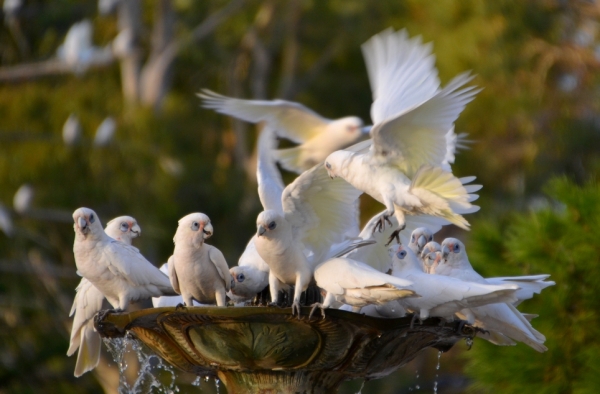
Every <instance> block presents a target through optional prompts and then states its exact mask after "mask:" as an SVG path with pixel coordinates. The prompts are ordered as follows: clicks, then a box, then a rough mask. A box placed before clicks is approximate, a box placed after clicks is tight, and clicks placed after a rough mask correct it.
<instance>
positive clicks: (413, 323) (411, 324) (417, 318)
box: [410, 313, 423, 328]
mask: <svg viewBox="0 0 600 394" xmlns="http://www.w3.org/2000/svg"><path fill="white" fill-rule="evenodd" d="M417 320H419V325H423V320H421V318H420V317H419V316H418V315H417V314H416V313H413V317H412V319H411V320H410V328H413V327H414V326H415V322H416V321H417Z"/></svg>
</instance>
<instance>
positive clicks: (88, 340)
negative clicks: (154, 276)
mask: <svg viewBox="0 0 600 394" xmlns="http://www.w3.org/2000/svg"><path fill="white" fill-rule="evenodd" d="M104 232H105V233H106V234H107V235H108V236H109V237H111V238H113V239H115V240H117V241H120V242H122V243H124V244H126V245H131V243H132V240H133V238H137V237H139V236H140V234H141V232H142V230H141V228H140V226H139V225H138V224H137V221H136V220H135V219H134V218H132V217H131V216H119V217H117V218H114V219H113V220H111V221H110V222H108V224H107V225H106V228H105V229H104ZM75 291H76V292H77V293H76V294H75V300H73V306H72V307H71V312H70V313H69V316H73V315H74V317H73V325H72V327H71V340H70V343H69V350H68V351H67V356H71V355H73V354H74V353H75V351H76V350H77V349H79V352H78V354H77V362H76V364H75V376H76V377H79V376H81V375H83V374H84V373H86V372H87V371H90V370H92V369H94V368H95V367H96V365H98V361H99V360H100V335H98V333H97V332H96V330H95V329H94V322H93V318H94V316H95V315H96V314H97V313H98V312H100V310H102V303H103V301H104V294H102V292H101V291H100V290H98V289H97V288H96V287H95V286H94V285H93V284H92V283H91V282H90V281H89V280H87V279H86V278H82V279H81V281H80V282H79V285H78V286H77V288H76V289H75Z"/></svg>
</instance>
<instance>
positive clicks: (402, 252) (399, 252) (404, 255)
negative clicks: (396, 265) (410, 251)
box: [396, 249, 406, 260]
mask: <svg viewBox="0 0 600 394" xmlns="http://www.w3.org/2000/svg"><path fill="white" fill-rule="evenodd" d="M396 256H398V258H399V259H400V260H403V259H404V257H406V250H404V249H402V250H400V251H398V253H396Z"/></svg>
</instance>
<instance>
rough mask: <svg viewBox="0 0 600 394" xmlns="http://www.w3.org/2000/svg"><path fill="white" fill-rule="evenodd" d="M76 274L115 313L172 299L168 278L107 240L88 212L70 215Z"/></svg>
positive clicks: (97, 220)
mask: <svg viewBox="0 0 600 394" xmlns="http://www.w3.org/2000/svg"><path fill="white" fill-rule="evenodd" d="M73 221H74V222H75V224H74V226H73V227H74V230H75V243H74V245H73V253H74V255H75V263H76V265H77V272H78V273H79V274H80V275H81V276H83V277H84V278H86V279H87V280H89V281H90V282H92V284H93V285H94V286H95V287H96V288H97V289H98V290H100V292H102V294H104V296H105V297H106V299H107V300H108V302H109V303H110V304H111V305H112V306H113V308H115V309H116V310H120V311H124V310H125V309H126V308H127V306H128V305H129V304H130V303H133V302H137V301H140V300H144V299H147V298H151V297H157V296H161V295H175V294H176V293H175V291H174V290H173V288H172V287H171V284H170V283H169V278H168V277H167V276H166V275H164V274H163V273H162V272H160V271H159V270H158V268H156V267H155V266H154V265H152V263H150V262H149V261H148V260H146V259H145V258H144V256H142V255H141V254H140V252H139V251H138V250H137V248H135V247H133V246H130V245H126V244H125V243H123V242H120V241H117V240H115V239H113V238H111V237H110V236H108V235H107V234H106V233H105V232H104V230H103V229H102V224H101V223H100V218H99V217H98V215H96V213H95V212H94V211H93V210H91V209H89V208H79V209H77V210H75V212H73Z"/></svg>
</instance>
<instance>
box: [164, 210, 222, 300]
mask: <svg viewBox="0 0 600 394" xmlns="http://www.w3.org/2000/svg"><path fill="white" fill-rule="evenodd" d="M212 234H213V227H212V224H211V223H210V219H209V217H208V216H206V215H205V214H203V213H199V212H196V213H190V214H189V215H186V216H184V217H183V218H181V219H180V220H179V226H178V227H177V231H176V232H175V237H174V238H173V242H174V243H175V249H174V250H173V256H171V258H169V263H168V264H169V278H170V280H171V283H172V285H173V288H174V289H175V291H176V292H177V293H179V294H181V296H182V297H183V301H184V303H185V305H186V306H192V300H196V301H198V302H200V303H202V304H215V303H216V304H217V306H226V293H227V292H228V291H229V289H230V288H231V286H232V284H233V279H232V277H231V274H230V273H229V267H228V266H227V261H225V257H224V256H223V253H221V251H220V250H219V249H217V248H215V247H214V246H212V245H208V244H207V243H206V242H205V240H206V239H207V238H208V237H210V236H211V235H212Z"/></svg>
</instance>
